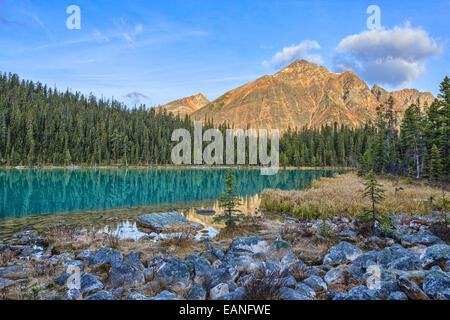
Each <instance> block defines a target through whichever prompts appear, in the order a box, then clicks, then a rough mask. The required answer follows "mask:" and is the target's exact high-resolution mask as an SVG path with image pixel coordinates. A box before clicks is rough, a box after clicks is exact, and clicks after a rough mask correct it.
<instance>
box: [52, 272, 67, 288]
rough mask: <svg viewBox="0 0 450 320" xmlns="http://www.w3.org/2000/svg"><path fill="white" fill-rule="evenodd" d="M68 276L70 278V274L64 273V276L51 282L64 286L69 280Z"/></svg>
mask: <svg viewBox="0 0 450 320" xmlns="http://www.w3.org/2000/svg"><path fill="white" fill-rule="evenodd" d="M70 276H71V274H70V273H64V274H62V275H60V276H58V277H56V278H54V279H53V281H54V282H55V283H56V284H57V285H59V286H65V285H66V283H67V280H68V279H69V277H70Z"/></svg>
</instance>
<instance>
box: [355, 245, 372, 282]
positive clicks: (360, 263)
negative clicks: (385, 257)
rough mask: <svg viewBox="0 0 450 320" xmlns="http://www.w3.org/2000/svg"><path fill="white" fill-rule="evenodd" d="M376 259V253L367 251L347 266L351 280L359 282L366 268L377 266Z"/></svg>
mask: <svg viewBox="0 0 450 320" xmlns="http://www.w3.org/2000/svg"><path fill="white" fill-rule="evenodd" d="M377 259H378V252H377V251H369V252H366V253H364V254H362V255H360V256H359V257H358V258H356V259H355V260H353V261H352V262H351V263H350V264H349V268H350V274H351V276H352V278H353V279H356V280H358V281H360V282H361V281H362V278H363V275H364V274H365V273H366V272H367V270H368V268H369V267H370V266H373V265H376V264H377Z"/></svg>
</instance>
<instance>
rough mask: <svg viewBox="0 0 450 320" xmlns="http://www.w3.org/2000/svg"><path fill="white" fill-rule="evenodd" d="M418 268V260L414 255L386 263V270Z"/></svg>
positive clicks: (419, 265) (419, 266)
mask: <svg viewBox="0 0 450 320" xmlns="http://www.w3.org/2000/svg"><path fill="white" fill-rule="evenodd" d="M420 268H421V263H420V260H419V258H417V257H415V256H404V257H401V258H398V259H396V260H394V261H392V262H390V263H388V265H387V269H388V270H403V271H413V270H418V269H420Z"/></svg>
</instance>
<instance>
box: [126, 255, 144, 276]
mask: <svg viewBox="0 0 450 320" xmlns="http://www.w3.org/2000/svg"><path fill="white" fill-rule="evenodd" d="M141 254H142V252H131V253H130V254H129V255H128V256H127V257H126V258H125V262H126V263H128V264H129V265H130V266H132V267H134V268H136V269H138V270H141V271H143V270H144V269H145V267H144V264H143V263H142V261H141V258H140V256H141Z"/></svg>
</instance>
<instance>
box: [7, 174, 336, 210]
mask: <svg viewBox="0 0 450 320" xmlns="http://www.w3.org/2000/svg"><path fill="white" fill-rule="evenodd" d="M335 173H336V171H331V170H280V171H279V173H278V174H277V175H274V176H262V175H261V174H260V171H259V170H245V169H240V170H235V171H234V174H235V177H236V182H237V185H238V189H239V192H240V195H241V196H253V195H256V194H259V193H261V191H262V190H264V189H268V188H272V189H282V190H292V189H297V190H300V189H306V188H308V187H310V185H311V182H312V181H313V180H315V179H319V178H320V177H329V176H332V175H333V174H335ZM225 175H226V170H225V169H224V170H221V169H131V170H127V169H77V170H64V169H54V170H31V169H30V170H16V169H11V170H6V169H3V170H0V218H11V217H24V216H31V215H41V214H52V213H65V212H75V211H82V210H101V209H113V208H126V207H136V206H150V205H162V204H172V203H173V204H175V203H180V202H184V203H186V202H193V201H204V200H214V199H217V198H218V197H219V196H220V192H221V191H222V190H223V181H224V178H225Z"/></svg>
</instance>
